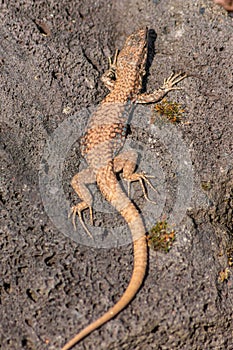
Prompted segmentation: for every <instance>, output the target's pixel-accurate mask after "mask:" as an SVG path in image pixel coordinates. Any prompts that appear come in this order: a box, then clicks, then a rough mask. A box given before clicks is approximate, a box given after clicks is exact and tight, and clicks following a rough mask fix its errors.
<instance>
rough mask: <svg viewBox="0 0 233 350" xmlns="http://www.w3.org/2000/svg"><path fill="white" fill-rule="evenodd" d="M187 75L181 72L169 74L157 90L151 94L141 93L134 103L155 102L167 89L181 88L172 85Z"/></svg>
mask: <svg viewBox="0 0 233 350" xmlns="http://www.w3.org/2000/svg"><path fill="white" fill-rule="evenodd" d="M186 77H187V75H186V74H183V73H177V74H171V75H170V76H169V77H168V78H167V79H165V80H164V83H163V85H162V86H161V88H159V89H158V90H155V91H154V92H152V93H151V94H147V93H145V94H141V95H138V96H137V98H136V101H135V102H136V103H155V102H158V101H159V100H161V99H162V98H163V97H164V96H165V95H166V94H167V93H168V92H169V91H172V90H181V88H180V87H177V86H174V85H176V84H178V83H179V82H180V81H181V80H183V79H184V78H186Z"/></svg>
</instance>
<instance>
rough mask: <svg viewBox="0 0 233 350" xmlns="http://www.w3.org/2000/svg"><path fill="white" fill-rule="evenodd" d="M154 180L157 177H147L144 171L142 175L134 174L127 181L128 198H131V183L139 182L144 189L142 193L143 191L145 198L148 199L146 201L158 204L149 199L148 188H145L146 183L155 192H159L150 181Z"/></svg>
mask: <svg viewBox="0 0 233 350" xmlns="http://www.w3.org/2000/svg"><path fill="white" fill-rule="evenodd" d="M152 178H155V176H152V175H147V174H146V173H145V172H144V171H143V172H141V173H134V174H132V175H131V176H130V178H127V179H126V180H127V181H128V196H129V197H130V184H131V182H134V181H139V183H140V185H141V187H142V191H143V194H144V197H145V198H146V200H147V201H148V202H151V203H154V204H156V202H154V201H152V200H151V199H150V198H149V197H148V195H147V191H146V186H145V183H144V182H146V183H147V185H149V186H150V188H152V190H153V191H155V192H157V190H156V188H155V187H154V186H153V185H152V183H151V182H150V180H149V179H152Z"/></svg>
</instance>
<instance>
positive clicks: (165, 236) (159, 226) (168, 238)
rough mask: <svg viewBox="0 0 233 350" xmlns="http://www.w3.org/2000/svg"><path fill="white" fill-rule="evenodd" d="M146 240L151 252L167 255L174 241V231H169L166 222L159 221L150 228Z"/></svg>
mask: <svg viewBox="0 0 233 350" xmlns="http://www.w3.org/2000/svg"><path fill="white" fill-rule="evenodd" d="M147 240H148V245H149V247H150V248H152V249H153V250H157V251H158V250H159V251H163V252H165V253H168V252H169V250H170V249H171V247H172V245H173V242H174V240H175V231H174V230H170V229H169V226H168V224H167V222H166V221H159V222H157V223H156V225H155V226H153V227H152V228H151V230H150V232H149V234H148V236H147Z"/></svg>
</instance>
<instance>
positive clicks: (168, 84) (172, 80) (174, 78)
mask: <svg viewBox="0 0 233 350" xmlns="http://www.w3.org/2000/svg"><path fill="white" fill-rule="evenodd" d="M186 77H187V74H184V73H181V72H180V73H177V74H174V73H172V74H171V75H170V76H169V77H168V78H167V79H164V82H163V86H162V87H161V90H165V91H166V92H168V91H171V90H181V89H182V88H180V87H177V86H174V85H176V84H177V83H179V82H180V81H181V80H183V79H184V78H186Z"/></svg>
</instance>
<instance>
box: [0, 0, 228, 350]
mask: <svg viewBox="0 0 233 350" xmlns="http://www.w3.org/2000/svg"><path fill="white" fill-rule="evenodd" d="M0 16H1V24H2V26H1V32H0V37H1V59H0V63H1V90H0V99H1V149H0V152H1V202H2V210H1V215H2V217H3V219H4V220H1V222H2V224H1V236H0V239H1V253H0V254H1V279H0V291H1V308H0V319H1V325H0V336H1V341H0V348H1V349H4V350H8V349H10V350H13V349H17V350H19V349H25V350H26V349H30V350H33V349H39V350H42V349H49V350H53V349H59V348H60V347H61V346H62V345H63V344H64V343H65V340H67V339H69V338H70V337H72V336H73V335H74V334H75V333H76V332H77V331H78V330H80V329H81V328H82V327H84V326H85V325H87V324H88V323H89V322H90V321H92V320H93V319H96V318H97V317H98V316H100V315H101V314H103V312H104V311H106V310H107V308H108V306H110V305H112V304H113V303H114V302H115V301H117V299H118V298H119V297H120V296H121V294H122V292H123V291H124V289H125V288H126V286H127V283H128V281H129V280H130V276H131V272H132V265H133V257H132V248H131V245H130V244H127V245H124V246H118V247H117V246H114V245H113V247H109V248H108V249H104V248H98V249H97V248H96V247H95V246H94V245H95V244H88V243H85V238H83V239H84V243H85V244H81V243H80V240H81V238H80V240H79V239H78V240H79V241H77V240H72V239H70V238H69V237H67V236H66V235H64V234H63V232H62V230H61V229H59V228H58V227H57V226H56V222H58V221H59V219H60V216H59V217H56V215H55V214H54V216H53V217H51V216H49V215H48V211H47V210H45V204H44V194H45V193H44V192H43V191H41V186H40V183H39V180H40V179H41V178H40V171H41V167H43V170H44V171H46V169H47V168H46V166H47V163H46V164H43V163H42V160H43V155H44V150H45V145H46V143H47V142H48V140H51V139H53V137H54V133H55V132H56V130H57V129H58V127H60V126H61V125H64V124H62V123H64V122H65V121H66V120H67V119H68V118H70V116H74V115H77V118H78V116H80V115H81V114H80V113H81V112H80V111H81V110H84V109H87V108H93V107H94V106H96V105H97V104H98V103H99V102H100V101H101V100H102V99H103V97H104V96H105V94H106V93H107V90H106V89H105V88H104V86H103V85H102V83H101V82H100V80H99V78H100V76H101V74H102V73H103V72H104V70H105V69H106V68H107V57H108V56H109V55H112V54H113V53H114V50H115V48H117V47H118V48H120V47H121V46H122V44H123V42H124V40H125V38H126V37H127V36H128V35H129V34H130V33H131V32H133V31H134V30H136V29H138V28H140V27H142V26H145V25H147V26H148V27H149V28H150V29H153V30H154V31H155V33H156V40H155V56H154V59H153V62H152V63H151V67H150V75H149V77H148V83H147V90H149V91H151V90H152V89H153V88H155V87H158V86H159V85H161V83H162V81H163V79H164V78H166V77H167V76H168V75H169V74H170V73H171V71H172V70H175V71H180V70H181V71H185V72H186V73H187V74H188V75H189V78H187V79H186V80H185V81H183V82H182V83H181V85H182V87H183V90H181V91H174V92H173V93H171V94H170V95H169V97H168V99H169V100H171V101H177V102H178V103H182V105H183V106H184V108H185V114H184V115H185V122H184V123H182V124H180V125H173V129H172V130H175V131H174V139H175V140H177V135H181V136H179V137H181V140H182V143H183V144H184V145H185V147H186V148H185V149H186V150H187V153H186V154H185V156H188V157H190V161H191V163H190V164H192V169H193V173H192V174H193V175H192V178H190V186H191V182H192V181H193V190H192V199H191V201H190V203H189V205H187V210H186V211H185V213H184V215H183V216H182V217H181V218H180V219H182V220H180V222H179V223H178V224H177V225H176V228H175V230H176V242H175V244H174V246H173V248H172V249H171V251H170V252H169V253H168V254H165V253H161V252H156V253H155V252H153V251H151V252H150V259H149V268H148V274H147V276H146V279H145V282H144V285H143V287H142V288H141V290H140V292H139V293H138V295H137V296H136V298H135V299H134V300H133V302H132V303H131V304H130V305H129V306H128V307H127V308H126V309H125V310H124V311H123V312H122V313H121V314H120V315H118V316H117V317H116V318H115V319H114V320H112V321H111V322H109V323H107V324H106V325H104V326H103V327H101V328H100V329H99V330H97V331H95V332H94V333H92V334H91V335H90V336H89V337H87V338H86V339H85V340H83V341H82V342H81V343H80V344H79V345H78V346H77V347H75V349H76V348H77V349H80V350H81V349H90V350H91V349H100V350H105V349H108V350H109V349H111V350H113V349H117V350H120V349H127V350H139V349H140V350H142V349H146V350H151V349H161V350H178V349H180V350H181V349H182V350H186V349H187V350H197V349H201V350H205V349H206V350H210V349H213V350H215V349H216V350H231V349H233V321H232V316H233V308H232V306H233V302H232V301H233V270H232V267H231V266H229V263H231V258H232V256H233V243H232V241H233V236H232V208H233V199H232V197H233V190H232V187H233V186H232V185H233V159H232V122H233V107H232V101H233V80H232V79H233V76H232V71H233V61H232V55H233V18H232V17H231V16H230V15H229V14H227V12H226V11H224V10H223V9H222V8H220V7H219V6H217V5H215V4H214V3H213V2H212V1H208V0H205V1H201V0H197V1H191V0H188V1H186V2H184V1H179V0H175V1H171V0H169V1H136V0H130V1H126V0H120V1H115V2H111V1H103V0H97V1H93V0H91V1H65V0H62V1H51V2H45V1H42V0H39V1H36V2H34V1H30V0H24V1H20V2H13V1H6V2H3V3H2V5H1V13H0ZM145 110H146V111H147V114H148V107H145ZM145 114H146V112H145ZM77 120H78V123H79V119H77ZM83 120H84V121H83ZM76 124H77V122H76ZM84 124H85V118H84V119H82V118H81V117H80V130H79V132H80V133H81V132H82V131H83V125H84ZM155 124H156V123H155ZM136 125H137V126H136ZM156 125H157V126H156ZM156 125H155V126H153V125H151V124H150V123H149V120H148V119H143V121H142V124H141V125H140V118H138V119H137V116H136V121H135V122H134V123H132V127H131V134H130V140H131V142H132V143H133V142H135V143H138V142H139V143H140V144H143V145H144V147H145V150H147V152H149V150H150V151H151V152H154V153H153V154H154V156H155V155H156V157H157V160H158V164H159V166H160V167H161V171H162V172H163V174H164V179H165V180H164V181H165V182H164V186H165V189H166V190H168V191H167V192H168V194H167V195H166V200H165V202H166V203H165V206H164V211H163V213H161V215H165V216H166V215H168V214H169V210H170V211H171V210H172V206H173V202H174V201H175V200H176V198H177V193H178V192H177V189H178V184H179V183H178V182H177V181H176V179H177V178H178V177H179V174H177V173H176V167H175V163H176V160H174V159H172V152H170V149H169V146H168V145H166V147H165V146H164V145H165V144H166V136H165V138H163V139H160V136H159V135H158V134H157V133H158V130H159V127H160V126H159V124H156ZM75 127H77V125H76V126H75ZM148 135H149V136H148ZM62 141H63V142H64V139H63V140H62ZM67 142H68V141H67ZM139 148H140V147H139ZM58 153H59V156H60V158H59V159H62V151H59V145H58ZM145 153H146V152H145ZM63 158H64V159H63V163H62V164H61V169H60V168H59V170H60V174H62V178H61V183H62V188H63V191H64V201H67V203H69V205H70V206H71V205H72V203H76V202H77V197H76V196H75V194H74V193H73V190H72V188H71V186H70V180H71V178H72V176H73V175H74V174H75V173H76V172H77V170H78V169H79V167H80V166H82V162H81V160H80V151H79V142H78V136H77V139H76V142H75V143H74V144H73V145H72V147H70V149H69V150H68V151H67V154H64V157H63ZM50 160H51V159H50ZM51 164H53V163H52V162H51V163H50V166H51ZM53 166H54V168H56V167H57V163H56V162H55V163H54V164H53ZM59 166H60V164H59ZM173 166H174V169H173ZM48 171H49V172H50V174H51V172H52V171H53V168H51V167H50V169H49V170H48ZM173 175H174V176H173ZM155 181H156V180H155ZM49 185H51V186H50V187H49V190H51V189H52V190H54V191H56V188H55V187H54V188H53V187H52V184H49ZM173 185H174V186H173ZM187 185H189V182H188V181H187ZM134 188H135V189H136V190H135V193H134V198H135V202H136V203H138V205H139V207H140V200H141V201H142V202H143V199H140V198H138V197H140V196H141V192H140V187H137V185H136V184H135V186H134ZM187 189H190V187H189V186H187ZM42 192H43V193H42ZM158 196H159V194H158ZM55 197H56V196H55ZM97 197H98V193H97ZM50 204H51V207H53V203H50ZM185 204H186V203H184V205H185ZM54 207H57V203H54ZM108 210H109V211H111V209H108V208H107V209H106V210H105V211H104V210H103V213H101V212H100V211H98V210H96V212H95V227H94V228H92V232H95V229H96V230H97V227H106V228H107V229H108V228H109V229H110V228H116V229H117V227H119V225H120V224H122V225H123V224H124V223H123V221H121V219H120V217H119V216H118V215H117V214H116V213H115V212H110V214H109V213H108ZM65 214H66V213H65ZM65 214H64V213H63V212H61V213H60V215H61V217H66V216H64V215H65ZM142 214H143V209H142ZM144 214H145V213H144ZM62 215H63V216H62ZM84 216H85V219H86V221H87V220H88V213H87V215H86V214H85V215H84ZM66 221H67V220H66ZM67 225H68V224H67ZM67 234H68V236H69V232H68V231H67ZM83 236H85V235H84V234H83ZM88 242H89V241H88ZM226 268H229V270H230V273H229V277H228V279H226V280H225V281H222V282H221V281H220V279H219V276H220V275H219V274H220V272H221V271H226Z"/></svg>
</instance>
